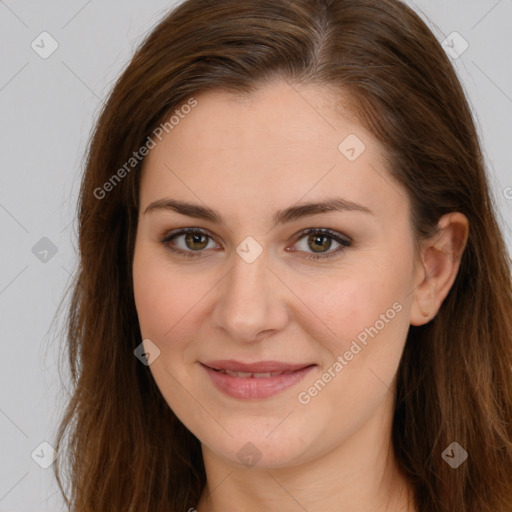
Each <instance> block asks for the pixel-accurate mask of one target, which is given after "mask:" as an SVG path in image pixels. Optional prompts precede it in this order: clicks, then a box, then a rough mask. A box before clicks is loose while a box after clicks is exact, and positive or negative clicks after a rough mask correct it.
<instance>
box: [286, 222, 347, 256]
mask: <svg viewBox="0 0 512 512" xmlns="http://www.w3.org/2000/svg"><path fill="white" fill-rule="evenodd" d="M333 242H334V244H337V245H335V247H334V250H330V249H331V248H332V247H333ZM351 245H352V240H351V239H350V238H348V237H346V236H345V235H342V234H341V233H337V232H336V231H331V230H330V229H327V228H310V229H307V230H305V231H303V232H302V233H301V236H299V238H298V239H297V241H296V242H295V244H294V249H292V251H295V252H300V253H304V256H302V257H303V258H305V259H313V260H314V259H321V258H330V257H334V256H337V255H339V254H340V253H342V252H343V251H345V249H347V248H348V247H350V246H351Z"/></svg>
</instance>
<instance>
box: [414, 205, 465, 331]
mask: <svg viewBox="0 0 512 512" xmlns="http://www.w3.org/2000/svg"><path fill="white" fill-rule="evenodd" d="M468 233H469V222H468V219H467V217H466V216H465V215H464V214H462V213H459V212H452V213H447V214H446V215H443V216H442V217H441V218H440V219H439V222H438V231H437V233H436V234H435V235H433V236H432V237H430V238H428V239H425V240H423V241H422V242H421V244H420V245H421V247H420V253H419V258H418V261H417V265H416V268H417V270H416V273H415V283H416V287H415V288H414V290H413V292H412V295H413V297H412V305H411V319H410V322H411V325H424V324H426V323H427V322H429V321H430V320H431V319H432V318H434V316H435V315H436V314H437V312H438V311H439V308H440V307H441V304H442V303H443V300H444V299H445V298H446V296H447V295H448V292H449V291H450V288H451V287H452V285H453V283H454V281H455V278H456V277H457V272H458V270H459V265H460V261H461V258H462V254H463V252H464V249H465V248H466V244H467V240H468Z"/></svg>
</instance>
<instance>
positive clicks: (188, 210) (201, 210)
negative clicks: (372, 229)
mask: <svg viewBox="0 0 512 512" xmlns="http://www.w3.org/2000/svg"><path fill="white" fill-rule="evenodd" d="M158 210H172V211H175V212H177V213H180V214H182V215H186V216H188V217H194V218H196V219H203V220H208V221H211V222H214V223H216V224H223V223H224V221H223V219H222V215H221V214H220V213H219V212H218V211H216V210H213V209H212V208H208V207H205V206H201V205H199V204H194V203H188V202H186V201H178V200H177V199H159V200H158V201H153V202H152V203H150V204H149V205H148V206H147V207H146V209H145V210H144V215H145V214H146V213H150V212H154V211H158ZM333 211H338V212H348V211H356V212H362V213H369V214H372V215H373V212H372V211H371V210H370V209H369V208H367V207H366V206H363V205H361V204H359V203H354V202H352V201H348V200H347V199H343V198H341V197H334V198H331V199H326V200H325V201H321V202H310V203H300V204H296V205H293V206H290V207H289V208H285V209H284V210H278V211H276V212H275V213H274V216H273V221H274V224H275V225H277V224H286V223H288V222H293V221H295V220H298V219H301V218H302V217H309V216H311V215H317V214H320V213H326V212H333Z"/></svg>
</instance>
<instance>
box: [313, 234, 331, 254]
mask: <svg viewBox="0 0 512 512" xmlns="http://www.w3.org/2000/svg"><path fill="white" fill-rule="evenodd" d="M312 238H313V240H314V242H313V244H309V246H310V248H311V249H313V251H314V252H321V251H318V250H317V249H329V247H330V245H331V241H330V238H328V237H326V236H324V235H313V236H312ZM310 240H311V238H310ZM321 240H324V243H322V242H321Z"/></svg>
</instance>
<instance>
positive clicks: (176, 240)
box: [161, 228, 351, 259]
mask: <svg viewBox="0 0 512 512" xmlns="http://www.w3.org/2000/svg"><path fill="white" fill-rule="evenodd" d="M333 242H334V243H335V244H338V246H337V247H336V248H335V249H334V250H330V249H332V245H333ZM161 243H162V244H163V245H164V246H165V247H167V249H169V250H170V251H172V252H175V253H178V254H180V255H182V256H186V257H192V258H194V257H195V258H197V257H201V256H202V254H201V253H202V252H204V249H212V248H220V246H219V245H218V244H216V243H215V242H214V240H213V237H212V236H211V235H210V234H209V233H207V232H205V231H203V230H201V229H197V228H187V229H182V230H180V231H177V232H173V233H169V234H168V235H166V236H165V237H164V239H163V240H162V241H161ZM210 243H213V244H214V247H208V245H209V244H210ZM180 245H181V247H180ZM350 245H351V240H350V239H349V238H348V237H346V236H344V235H342V234H341V233H337V232H335V231H331V230H330V229H326V228H310V229H307V230H305V231H303V232H302V233H300V235H299V236H298V238H297V239H296V242H295V244H294V246H293V247H294V248H292V249H287V250H288V251H289V252H300V253H305V254H306V255H305V256H303V258H305V259H320V258H329V257H332V256H334V255H336V254H338V253H340V252H343V251H344V250H345V249H346V248H347V247H350ZM308 250H311V251H312V252H309V251H308Z"/></svg>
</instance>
